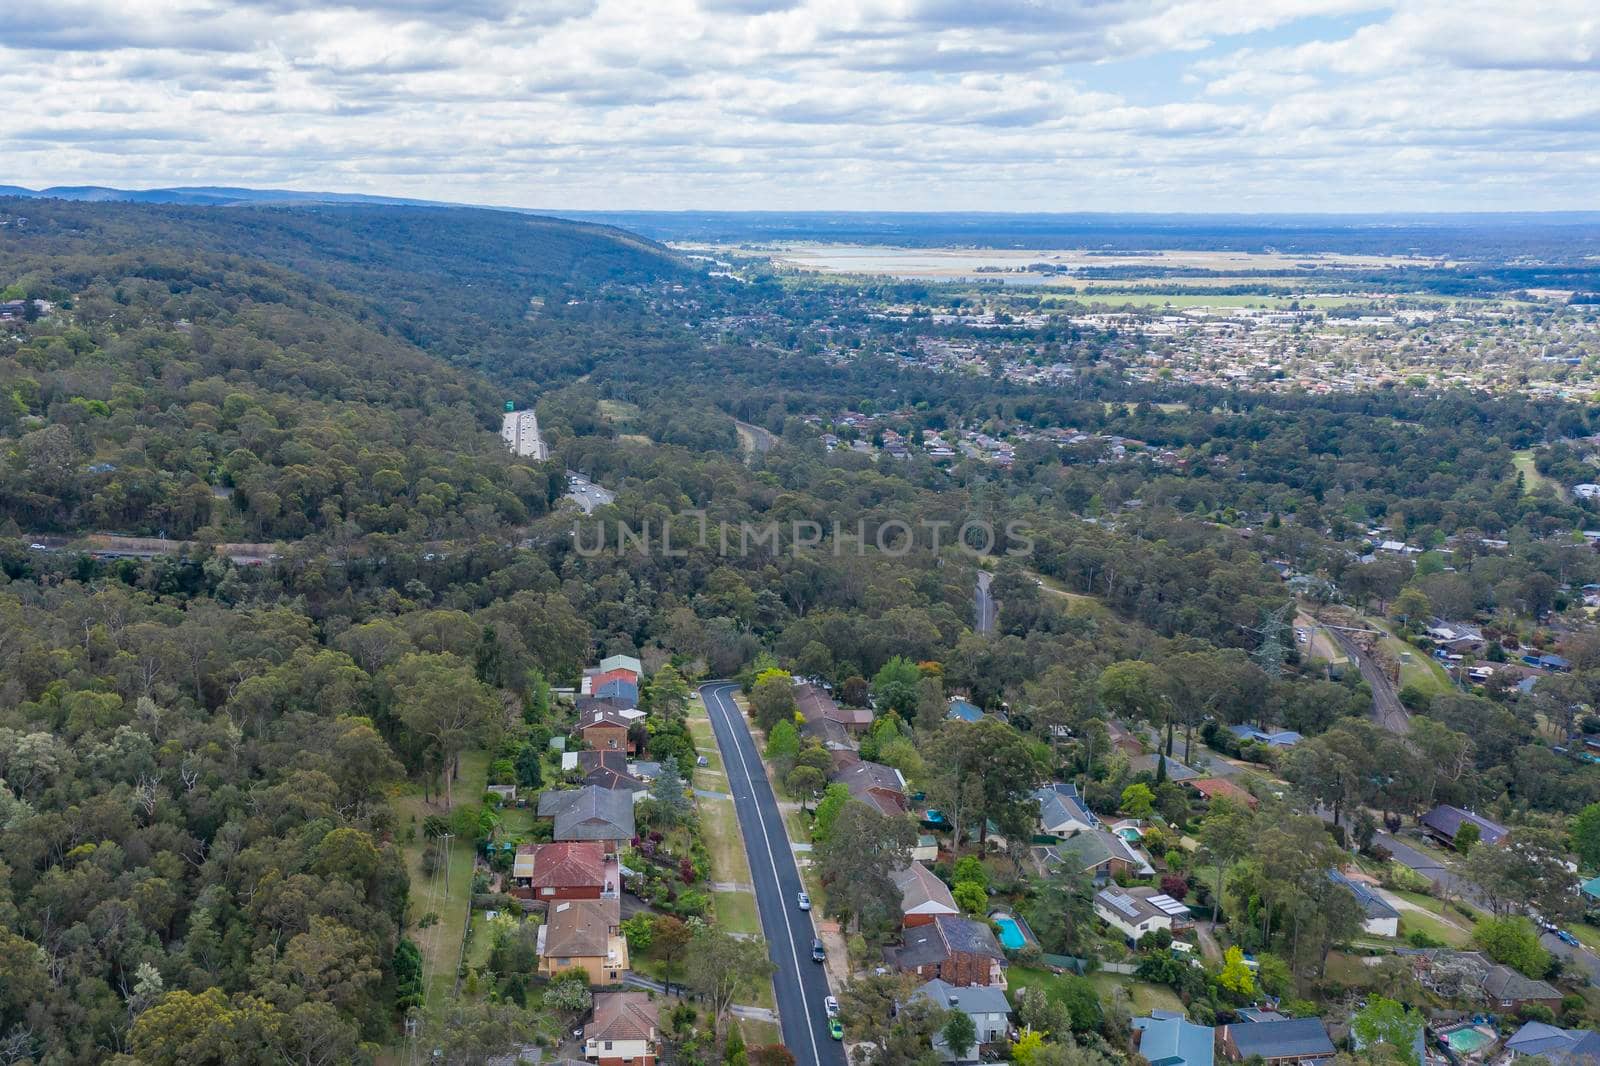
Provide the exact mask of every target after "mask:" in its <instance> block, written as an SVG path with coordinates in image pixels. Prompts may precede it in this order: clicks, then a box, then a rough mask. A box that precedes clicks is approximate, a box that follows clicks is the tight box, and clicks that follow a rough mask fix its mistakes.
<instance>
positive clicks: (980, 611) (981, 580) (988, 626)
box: [974, 570, 1000, 633]
mask: <svg viewBox="0 0 1600 1066" xmlns="http://www.w3.org/2000/svg"><path fill="white" fill-rule="evenodd" d="M993 579H994V575H993V574H991V573H989V571H987V570H979V571H978V588H977V591H976V593H975V598H976V601H977V603H976V606H977V626H976V627H975V630H974V631H975V632H978V633H993V632H994V620H995V617H996V616H997V615H998V614H999V613H1000V608H999V607H998V606H996V604H995V602H994V597H993V596H991V595H990V594H989V582H990V581H992V580H993Z"/></svg>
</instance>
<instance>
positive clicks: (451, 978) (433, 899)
mask: <svg viewBox="0 0 1600 1066" xmlns="http://www.w3.org/2000/svg"><path fill="white" fill-rule="evenodd" d="M488 777H489V753H488V752H483V751H474V752H468V753H466V754H464V755H462V756H461V776H460V778H459V779H458V780H457V781H456V782H455V787H454V791H455V797H456V802H457V803H463V802H471V801H475V800H476V799H477V798H478V797H479V796H481V795H483V787H484V784H485V783H486V782H487V781H488ZM394 806H395V812H396V817H397V818H398V820H399V824H400V826H401V831H402V833H404V832H405V830H406V829H408V828H414V829H415V834H414V839H412V840H411V841H410V842H408V843H403V844H402V846H401V850H402V851H403V852H404V854H405V860H406V870H407V872H408V873H410V875H411V900H410V906H409V907H408V908H407V913H406V922H407V929H406V935H407V936H409V937H410V938H411V939H412V940H413V941H415V942H416V945H417V947H418V948H419V949H420V950H421V952H422V972H423V974H424V975H425V977H426V978H427V998H428V1002H429V1003H430V1004H432V1003H438V1002H440V1001H441V1000H442V999H443V998H444V997H447V996H449V995H450V993H451V991H452V990H453V989H454V988H455V982H456V965H457V963H458V962H459V960H460V957H461V937H462V932H463V930H464V929H465V928H466V922H467V911H468V909H469V908H470V907H471V904H472V867H473V852H472V842H471V841H470V840H463V839H460V838H456V839H454V840H452V841H451V842H450V861H449V862H448V863H447V864H446V865H445V866H443V867H441V868H440V869H439V870H438V871H437V872H436V873H435V874H434V875H433V876H429V875H428V874H425V873H423V870H422V854H423V851H424V850H425V849H426V848H429V847H434V848H437V847H439V846H440V845H439V844H438V842H436V841H432V840H428V839H426V838H425V837H423V835H422V822H423V820H424V819H425V818H426V817H427V816H428V815H430V814H444V813H445V810H444V807H443V801H442V800H440V801H439V802H438V803H426V802H424V801H423V798H422V790H421V789H420V788H414V789H413V790H412V791H410V792H409V793H407V794H406V795H402V796H399V797H397V798H396V799H395V801H394ZM425 914H434V915H437V916H438V920H437V921H436V922H434V923H433V924H431V925H430V926H428V927H427V928H426V929H422V928H418V927H417V922H418V921H419V920H420V919H421V918H422V916H423V915H425Z"/></svg>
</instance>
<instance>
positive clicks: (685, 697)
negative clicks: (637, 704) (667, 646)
mask: <svg viewBox="0 0 1600 1066" xmlns="http://www.w3.org/2000/svg"><path fill="white" fill-rule="evenodd" d="M642 695H643V696H644V702H645V704H646V707H645V709H646V710H648V711H649V712H650V713H651V714H653V715H656V716H658V717H659V718H661V720H662V721H664V722H677V721H680V720H681V719H682V718H683V716H684V713H685V712H686V711H687V710H688V707H689V683H688V682H687V681H685V680H684V679H683V675H682V674H680V673H678V670H677V667H675V666H673V665H672V664H671V663H667V664H665V665H664V666H662V667H661V669H659V670H657V671H656V673H655V676H654V677H652V678H651V679H650V683H649V684H648V685H646V686H645V691H644V693H642Z"/></svg>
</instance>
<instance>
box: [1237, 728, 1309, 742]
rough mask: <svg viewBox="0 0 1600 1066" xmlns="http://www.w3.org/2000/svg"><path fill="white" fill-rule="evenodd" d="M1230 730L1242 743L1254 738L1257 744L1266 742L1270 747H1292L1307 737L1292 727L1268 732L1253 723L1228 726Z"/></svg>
mask: <svg viewBox="0 0 1600 1066" xmlns="http://www.w3.org/2000/svg"><path fill="white" fill-rule="evenodd" d="M1228 732H1230V733H1232V734H1233V735H1234V736H1235V737H1237V738H1238V739H1239V741H1240V743H1243V742H1244V741H1246V740H1253V741H1255V742H1256V743H1257V744H1265V745H1266V746H1267V747H1269V748H1292V747H1294V746H1295V745H1296V744H1298V743H1300V742H1301V741H1302V740H1304V739H1305V737H1303V736H1301V735H1300V734H1299V733H1296V732H1295V731H1294V730H1292V729H1279V730H1275V731H1272V732H1268V731H1266V730H1263V729H1257V728H1256V727H1255V726H1253V725H1231V726H1229V727H1228Z"/></svg>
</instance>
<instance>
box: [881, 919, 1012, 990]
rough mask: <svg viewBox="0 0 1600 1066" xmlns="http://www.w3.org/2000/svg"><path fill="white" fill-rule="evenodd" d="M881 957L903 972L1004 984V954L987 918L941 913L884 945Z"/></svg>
mask: <svg viewBox="0 0 1600 1066" xmlns="http://www.w3.org/2000/svg"><path fill="white" fill-rule="evenodd" d="M883 956H884V960H885V961H886V962H888V963H889V965H890V966H893V967H894V968H895V969H897V970H899V971H900V972H902V973H912V974H916V975H917V976H918V977H921V978H923V979H925V980H929V981H931V980H933V979H934V978H938V979H940V980H942V981H945V982H947V983H948V984H952V985H956V986H958V987H961V988H965V987H967V986H968V985H998V986H999V987H1001V988H1004V987H1005V984H1006V975H1005V965H1006V956H1005V953H1004V952H1003V951H1001V950H1000V942H999V941H998V940H996V939H995V937H994V931H993V930H991V929H990V928H989V923H987V922H977V921H973V920H972V919H971V918H962V917H960V916H959V915H953V914H941V915H939V916H938V917H936V918H934V920H933V921H931V922H928V923H927V924H925V925H915V926H912V927H911V928H909V929H907V930H906V931H905V943H903V944H902V945H900V946H899V947H891V948H884V949H883Z"/></svg>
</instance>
